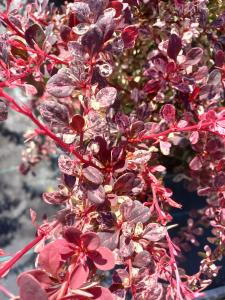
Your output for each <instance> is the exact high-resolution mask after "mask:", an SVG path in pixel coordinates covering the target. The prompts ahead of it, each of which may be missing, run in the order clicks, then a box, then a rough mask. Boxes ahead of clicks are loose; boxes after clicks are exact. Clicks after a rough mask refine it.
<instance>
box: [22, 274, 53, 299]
mask: <svg viewBox="0 0 225 300" xmlns="http://www.w3.org/2000/svg"><path fill="white" fill-rule="evenodd" d="M17 284H18V286H19V288H20V299H21V300H30V299H32V300H40V299H41V300H48V295H47V293H46V292H45V291H44V290H43V289H42V287H41V285H40V283H39V282H38V281H37V280H36V279H35V278H34V277H33V276H32V275H30V274H27V273H22V274H21V275H20V276H19V277H18V279H17Z"/></svg>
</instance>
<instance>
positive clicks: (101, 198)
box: [87, 185, 105, 204]
mask: <svg viewBox="0 0 225 300" xmlns="http://www.w3.org/2000/svg"><path fill="white" fill-rule="evenodd" d="M87 197H88V200H89V201H91V202H92V203H95V204H101V203H103V202H105V190H104V188H103V186H102V185H100V186H98V187H97V188H96V186H95V187H93V189H88V191H87Z"/></svg>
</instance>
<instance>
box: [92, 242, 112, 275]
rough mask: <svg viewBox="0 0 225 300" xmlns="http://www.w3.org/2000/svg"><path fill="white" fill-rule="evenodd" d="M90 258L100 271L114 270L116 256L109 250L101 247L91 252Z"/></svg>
mask: <svg viewBox="0 0 225 300" xmlns="http://www.w3.org/2000/svg"><path fill="white" fill-rule="evenodd" d="M88 256H89V257H90V258H91V259H92V260H93V262H94V264H95V266H96V268H98V269H99V270H102V271H107V270H111V269H113V268H114V266H115V258H114V255H113V253H112V251H111V250H109V249H108V248H105V247H100V248H98V249H97V250H96V251H92V252H89V253H88Z"/></svg>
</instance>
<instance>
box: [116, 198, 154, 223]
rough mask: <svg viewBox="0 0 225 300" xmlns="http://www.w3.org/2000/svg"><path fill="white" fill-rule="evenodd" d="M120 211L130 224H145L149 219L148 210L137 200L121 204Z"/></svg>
mask: <svg viewBox="0 0 225 300" xmlns="http://www.w3.org/2000/svg"><path fill="white" fill-rule="evenodd" d="M120 209H121V213H122V214H123V216H124V218H125V220H127V221H129V222H130V223H131V224H135V223H138V222H142V223H145V222H147V221H148V220H149V219H150V211H149V208H148V207H146V206H144V205H143V204H142V203H141V202H139V201H137V200H135V201H126V202H123V203H122V204H121V206H120Z"/></svg>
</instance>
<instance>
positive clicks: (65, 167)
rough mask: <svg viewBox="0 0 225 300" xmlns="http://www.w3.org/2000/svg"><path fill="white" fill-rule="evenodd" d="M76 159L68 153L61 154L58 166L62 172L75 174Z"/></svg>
mask: <svg viewBox="0 0 225 300" xmlns="http://www.w3.org/2000/svg"><path fill="white" fill-rule="evenodd" d="M75 164H76V161H74V160H72V159H71V158H70V157H69V156H67V155H64V154H62V155H60V156H59V158H58V166H59V169H60V171H61V172H62V173H64V174H67V175H74V173H75Z"/></svg>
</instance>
